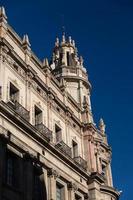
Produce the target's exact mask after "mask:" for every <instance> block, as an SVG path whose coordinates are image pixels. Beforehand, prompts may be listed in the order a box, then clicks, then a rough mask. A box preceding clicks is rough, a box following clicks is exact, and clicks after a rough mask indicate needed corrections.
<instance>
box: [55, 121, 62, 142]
mask: <svg viewBox="0 0 133 200" xmlns="http://www.w3.org/2000/svg"><path fill="white" fill-rule="evenodd" d="M55 137H56V142H60V141H61V140H62V130H61V128H60V127H59V126H58V125H57V124H55Z"/></svg>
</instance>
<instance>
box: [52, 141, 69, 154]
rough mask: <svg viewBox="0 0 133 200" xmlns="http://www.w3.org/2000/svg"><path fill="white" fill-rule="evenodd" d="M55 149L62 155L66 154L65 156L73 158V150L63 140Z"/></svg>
mask: <svg viewBox="0 0 133 200" xmlns="http://www.w3.org/2000/svg"><path fill="white" fill-rule="evenodd" d="M55 147H56V148H57V149H59V150H60V151H61V152H62V153H64V154H65V155H67V156H69V157H72V151H71V148H70V147H69V146H68V145H67V144H65V143H64V142H63V141H62V140H61V141H60V142H58V143H57V144H56V145H55Z"/></svg>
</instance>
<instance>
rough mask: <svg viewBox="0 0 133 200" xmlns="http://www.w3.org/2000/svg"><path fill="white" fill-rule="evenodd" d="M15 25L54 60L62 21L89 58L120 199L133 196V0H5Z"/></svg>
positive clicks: (94, 101)
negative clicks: (111, 152)
mask: <svg viewBox="0 0 133 200" xmlns="http://www.w3.org/2000/svg"><path fill="white" fill-rule="evenodd" d="M1 5H3V6H5V8H6V12H7V16H8V21H9V24H10V25H11V26H12V27H13V28H14V29H15V30H16V32H17V33H18V34H19V35H20V36H22V35H23V34H25V33H28V35H29V38H30V42H31V45H32V50H33V51H34V52H35V53H36V55H37V56H38V57H39V58H40V59H43V58H44V57H48V58H50V56H51V52H52V48H53V45H54V41H55V38H56V36H59V37H60V36H61V33H62V25H65V29H66V35H71V36H72V38H73V39H75V41H76V45H77V47H78V50H79V54H81V55H82V56H83V58H84V62H85V66H86V68H87V70H88V73H89V79H90V81H91V84H92V97H91V99H92V108H93V113H94V119H95V122H96V123H98V120H99V118H100V117H103V119H104V120H105V123H106V127H107V128H106V130H107V135H108V139H109V143H110V144H111V146H112V149H113V159H112V170H113V178H114V185H115V186H116V187H117V188H118V189H119V190H122V191H123V194H122V196H121V198H120V200H125V199H126V200H131V199H132V197H133V189H132V187H133V183H132V178H133V159H132V157H133V145H132V140H133V123H132V115H133V106H132V104H133V78H132V74H133V59H132V54H133V1H132V0H100V1H99V0H93V1H92V0H82V1H81V0H73V1H70V0H67V1H61V0H56V1H50V0H49V1H48V0H38V1H36V0H23V1H18V0H12V1H11V0H1Z"/></svg>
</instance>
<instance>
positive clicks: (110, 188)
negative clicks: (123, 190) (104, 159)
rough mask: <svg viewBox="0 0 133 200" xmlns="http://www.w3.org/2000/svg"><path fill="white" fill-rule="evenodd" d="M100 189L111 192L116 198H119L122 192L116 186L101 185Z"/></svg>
mask: <svg viewBox="0 0 133 200" xmlns="http://www.w3.org/2000/svg"><path fill="white" fill-rule="evenodd" d="M100 190H101V192H103V193H107V194H111V195H113V196H115V198H116V199H119V196H120V192H118V191H117V190H116V189H115V188H114V187H110V186H106V185H101V186H100Z"/></svg>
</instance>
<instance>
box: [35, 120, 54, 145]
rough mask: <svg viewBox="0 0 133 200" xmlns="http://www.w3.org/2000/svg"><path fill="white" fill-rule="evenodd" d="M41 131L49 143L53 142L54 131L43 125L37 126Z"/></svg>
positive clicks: (41, 134)
mask: <svg viewBox="0 0 133 200" xmlns="http://www.w3.org/2000/svg"><path fill="white" fill-rule="evenodd" d="M35 127H36V129H37V130H38V131H39V133H40V136H41V137H42V138H44V139H46V140H48V141H51V140H52V131H50V130H49V129H48V128H47V127H46V126H45V125H44V124H43V123H40V124H37V125H35Z"/></svg>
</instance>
